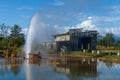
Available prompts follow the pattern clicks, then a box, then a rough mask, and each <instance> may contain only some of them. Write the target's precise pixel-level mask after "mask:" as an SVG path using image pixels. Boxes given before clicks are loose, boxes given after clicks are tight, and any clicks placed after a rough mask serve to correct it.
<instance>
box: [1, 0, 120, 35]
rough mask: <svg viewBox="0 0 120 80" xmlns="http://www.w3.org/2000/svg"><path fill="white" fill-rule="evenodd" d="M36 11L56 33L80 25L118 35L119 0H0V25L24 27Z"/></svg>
mask: <svg viewBox="0 0 120 80" xmlns="http://www.w3.org/2000/svg"><path fill="white" fill-rule="evenodd" d="M36 13H38V14H39V16H41V17H42V18H41V21H42V22H44V24H47V25H50V27H54V28H56V30H58V32H62V31H65V30H68V29H69V28H81V27H82V28H84V29H88V30H91V29H93V30H98V31H99V32H100V33H101V34H104V33H106V32H112V33H114V34H116V35H120V0H0V24H2V23H5V24H7V25H10V26H12V25H14V24H18V25H20V26H21V27H22V28H23V29H24V30H27V29H28V27H29V25H30V21H31V19H32V17H33V16H34V15H35V14H36Z"/></svg>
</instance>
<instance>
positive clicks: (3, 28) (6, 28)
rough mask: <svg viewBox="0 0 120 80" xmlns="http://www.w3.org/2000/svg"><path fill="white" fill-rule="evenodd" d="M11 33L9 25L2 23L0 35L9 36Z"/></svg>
mask: <svg viewBox="0 0 120 80" xmlns="http://www.w3.org/2000/svg"><path fill="white" fill-rule="evenodd" d="M8 34H9V26H6V25H5V24H2V25H0V37H7V36H8Z"/></svg>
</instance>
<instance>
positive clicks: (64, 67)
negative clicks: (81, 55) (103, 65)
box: [55, 59, 98, 80]
mask: <svg viewBox="0 0 120 80" xmlns="http://www.w3.org/2000/svg"><path fill="white" fill-rule="evenodd" d="M55 70H56V71H57V72H61V73H65V74H66V75H68V77H69V78H70V80H71V78H78V77H97V76H98V72H97V61H92V60H84V59H83V60H81V61H69V62H67V64H59V65H56V68H55ZM73 80H74V79H73Z"/></svg>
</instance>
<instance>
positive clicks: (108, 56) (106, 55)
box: [70, 51, 120, 59]
mask: <svg viewBox="0 0 120 80" xmlns="http://www.w3.org/2000/svg"><path fill="white" fill-rule="evenodd" d="M70 54H72V55H73V56H74V55H77V56H79V55H84V56H89V57H94V58H99V57H103V58H110V59H120V55H119V56H118V55H113V54H112V55H109V54H108V53H100V54H97V53H91V52H81V51H72V52H70Z"/></svg>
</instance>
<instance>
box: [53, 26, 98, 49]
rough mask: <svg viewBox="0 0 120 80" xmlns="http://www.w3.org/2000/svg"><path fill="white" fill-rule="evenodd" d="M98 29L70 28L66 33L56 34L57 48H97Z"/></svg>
mask: <svg viewBox="0 0 120 80" xmlns="http://www.w3.org/2000/svg"><path fill="white" fill-rule="evenodd" d="M97 34H98V32H97V31H96V30H83V29H82V28H79V29H70V30H69V31H68V32H67V33H65V34H57V35H54V42H55V44H56V50H57V51H61V48H62V47H63V46H64V47H66V49H67V51H80V50H96V42H97Z"/></svg>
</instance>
